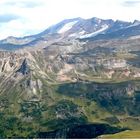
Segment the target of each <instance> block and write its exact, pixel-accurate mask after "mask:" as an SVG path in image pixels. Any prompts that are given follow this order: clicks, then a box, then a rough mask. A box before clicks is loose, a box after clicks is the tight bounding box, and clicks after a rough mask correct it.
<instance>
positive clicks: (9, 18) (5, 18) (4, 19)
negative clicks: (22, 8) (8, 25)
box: [0, 14, 20, 23]
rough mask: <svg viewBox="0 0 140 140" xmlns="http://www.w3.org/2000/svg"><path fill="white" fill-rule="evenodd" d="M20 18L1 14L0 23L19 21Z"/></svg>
mask: <svg viewBox="0 0 140 140" xmlns="http://www.w3.org/2000/svg"><path fill="white" fill-rule="evenodd" d="M19 18H20V17H19V16H17V15H14V14H1V15H0V23H5V22H10V21H12V20H16V19H19Z"/></svg>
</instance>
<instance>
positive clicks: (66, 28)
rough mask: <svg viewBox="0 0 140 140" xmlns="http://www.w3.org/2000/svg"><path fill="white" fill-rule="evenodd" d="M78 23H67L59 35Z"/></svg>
mask: <svg viewBox="0 0 140 140" xmlns="http://www.w3.org/2000/svg"><path fill="white" fill-rule="evenodd" d="M77 22H78V21H73V22H69V23H66V24H65V25H64V26H63V27H62V28H61V29H60V30H59V31H58V32H57V33H59V34H61V33H64V32H66V31H68V30H70V29H71V28H72V27H73V25H75V24H76V23H77Z"/></svg>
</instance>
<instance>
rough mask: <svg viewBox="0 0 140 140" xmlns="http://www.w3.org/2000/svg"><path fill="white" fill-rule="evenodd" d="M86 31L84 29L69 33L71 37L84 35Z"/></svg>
mask: <svg viewBox="0 0 140 140" xmlns="http://www.w3.org/2000/svg"><path fill="white" fill-rule="evenodd" d="M84 33H85V31H84V30H83V31H81V32H79V33H73V34H71V35H69V37H79V36H81V35H83V34H84Z"/></svg>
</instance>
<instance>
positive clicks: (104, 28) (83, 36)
mask: <svg viewBox="0 0 140 140" xmlns="http://www.w3.org/2000/svg"><path fill="white" fill-rule="evenodd" d="M107 28H108V25H106V24H105V25H103V26H102V28H101V29H99V30H97V31H95V32H93V33H90V34H85V35H82V36H81V37H80V39H83V38H88V37H93V36H96V35H97V34H99V33H101V32H103V31H105V30H106V29H107Z"/></svg>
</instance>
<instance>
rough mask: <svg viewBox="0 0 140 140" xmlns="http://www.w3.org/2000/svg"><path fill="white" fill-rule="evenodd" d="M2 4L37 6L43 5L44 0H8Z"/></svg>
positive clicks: (21, 6) (26, 6)
mask: <svg viewBox="0 0 140 140" xmlns="http://www.w3.org/2000/svg"><path fill="white" fill-rule="evenodd" d="M2 4H3V5H4V6H14V7H20V8H35V7H39V6H41V5H43V2H42V1H35V0H13V1H10V0H6V1H3V2H2Z"/></svg>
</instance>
